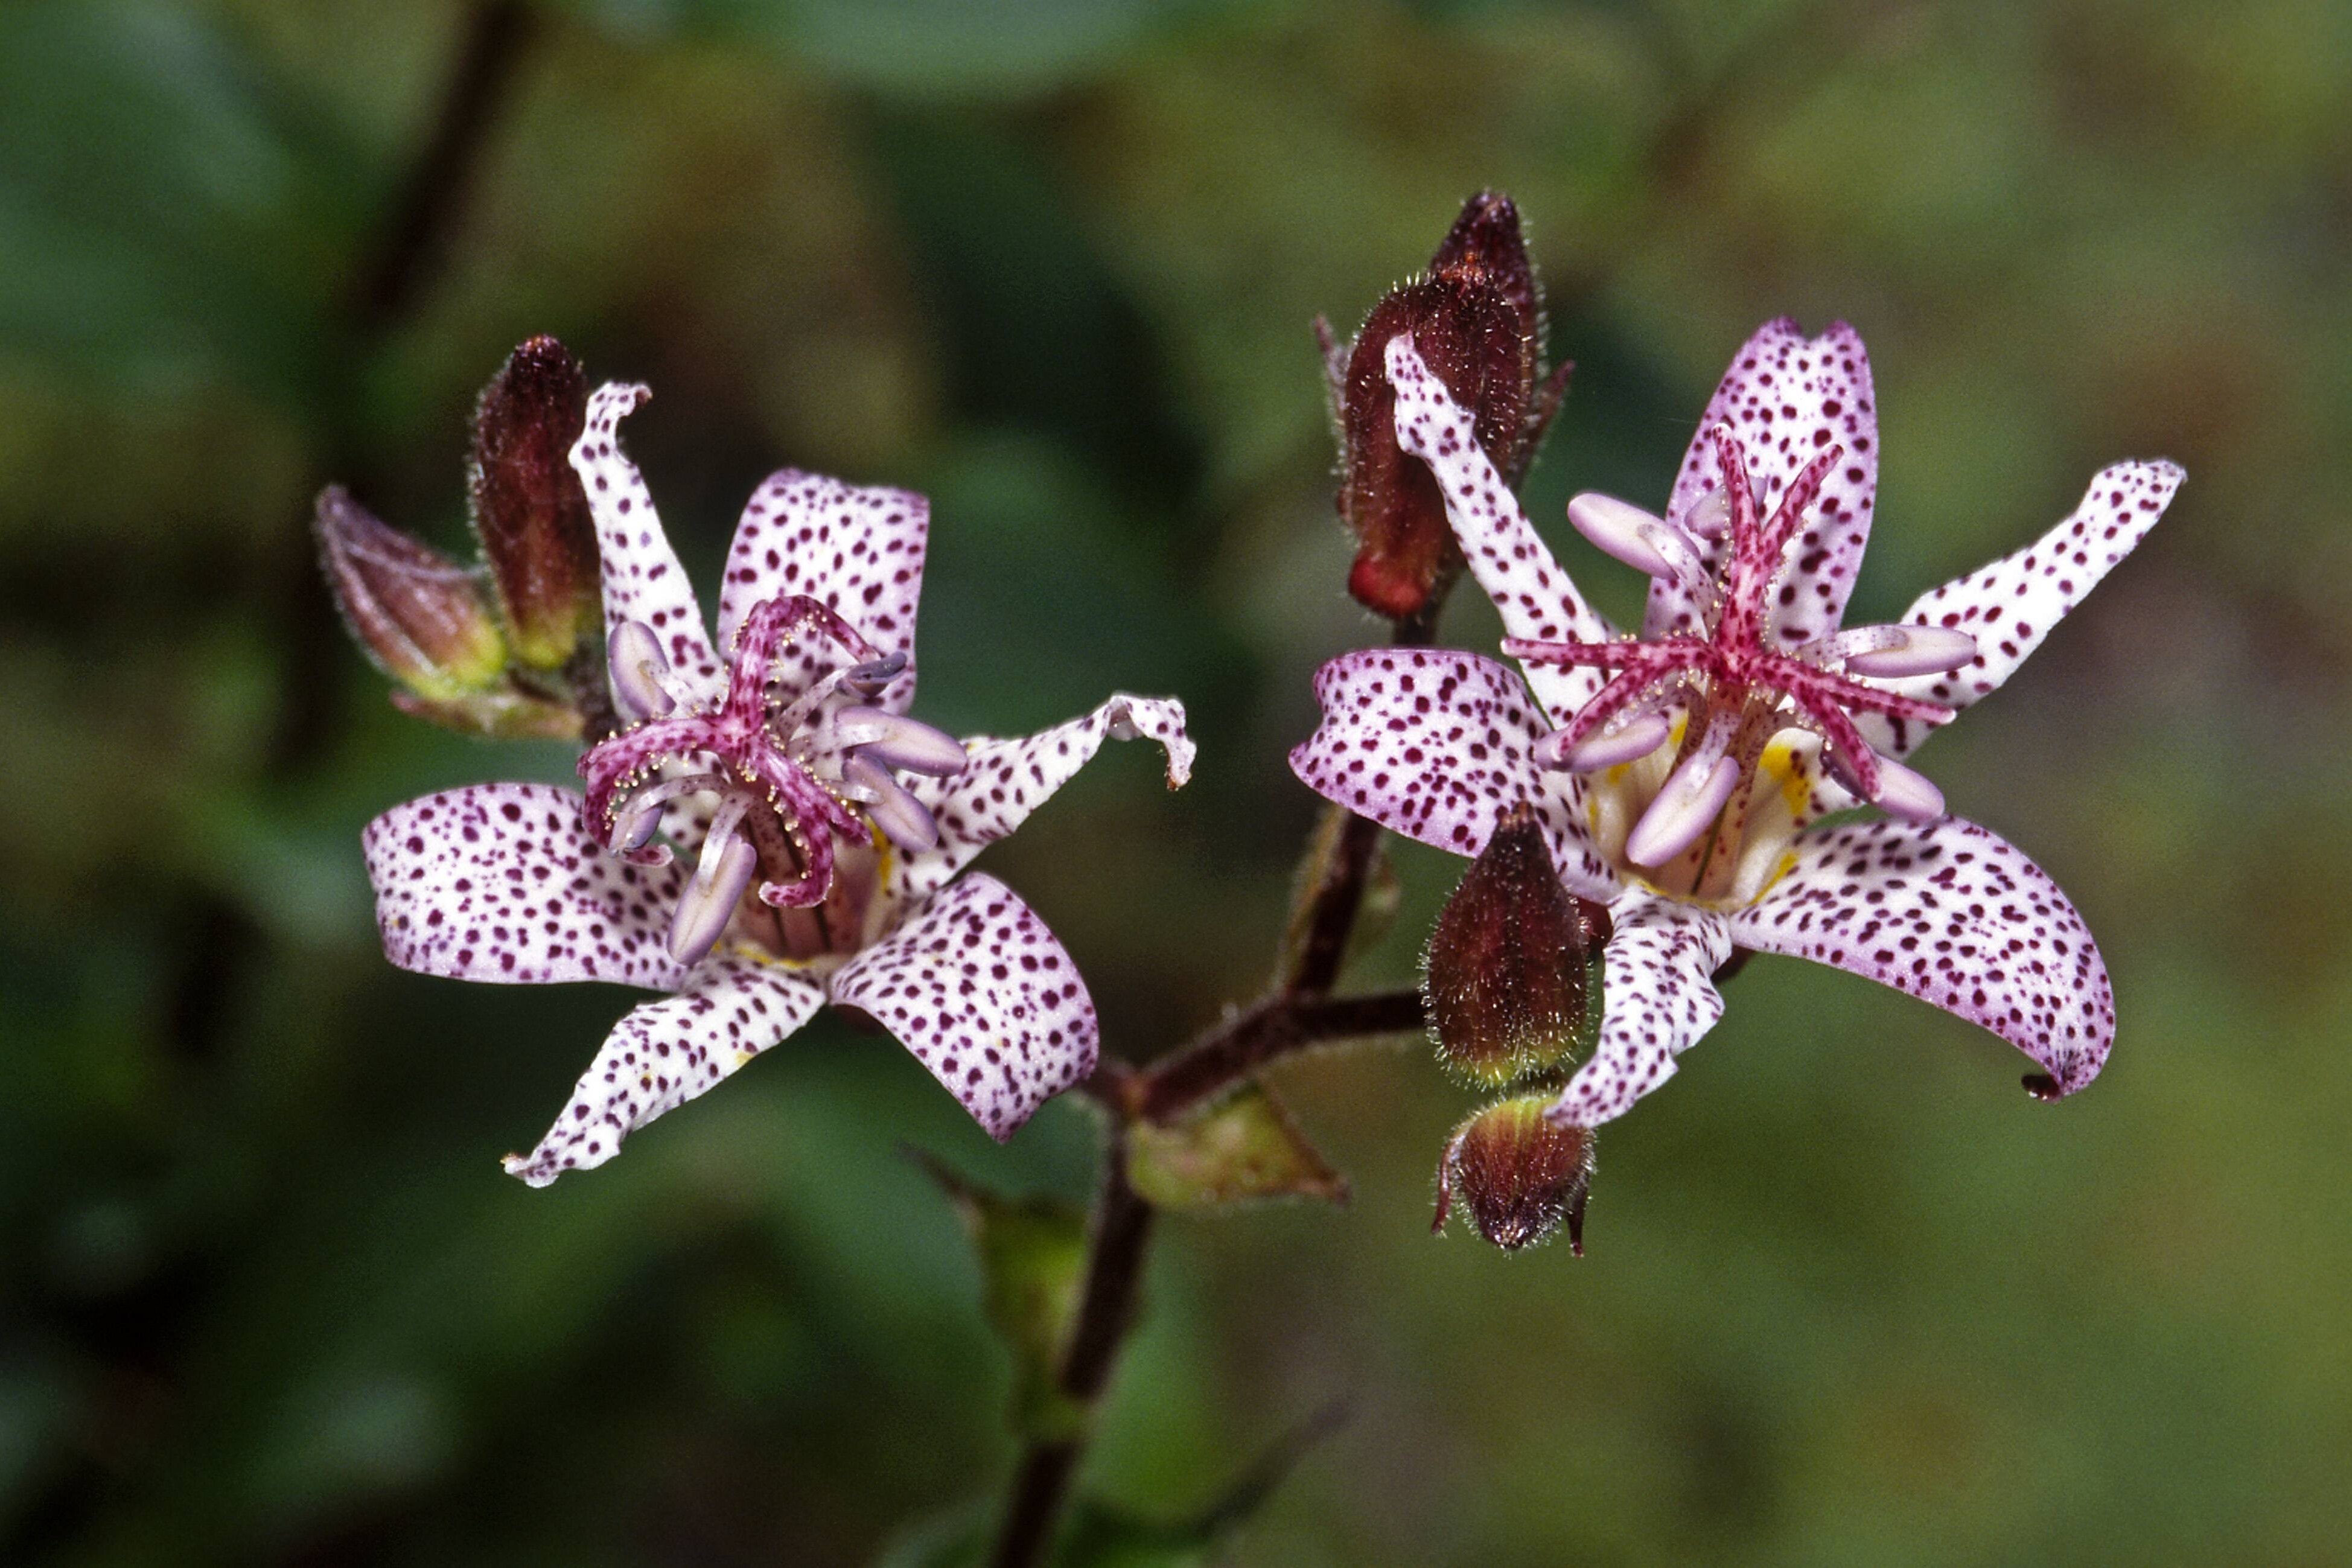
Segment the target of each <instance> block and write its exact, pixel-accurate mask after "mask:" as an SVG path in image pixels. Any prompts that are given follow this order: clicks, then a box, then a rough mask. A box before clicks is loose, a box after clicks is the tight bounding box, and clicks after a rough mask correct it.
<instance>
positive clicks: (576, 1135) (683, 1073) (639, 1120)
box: [505, 954, 824, 1187]
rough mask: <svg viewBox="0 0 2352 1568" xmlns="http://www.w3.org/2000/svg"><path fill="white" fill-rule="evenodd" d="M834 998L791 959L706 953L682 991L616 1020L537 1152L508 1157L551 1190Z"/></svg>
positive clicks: (513, 1168) (518, 1170)
mask: <svg viewBox="0 0 2352 1568" xmlns="http://www.w3.org/2000/svg"><path fill="white" fill-rule="evenodd" d="M823 1004H824V989H823V988H822V987H821V986H819V985H818V984H817V983H816V982H815V981H814V980H811V979H810V978H808V977H807V976H806V975H804V974H801V973H796V972H794V971H793V970H790V969H786V968H783V967H782V966H781V965H778V964H775V963H768V962H766V961H764V960H761V959H755V958H750V957H744V956H740V955H735V954H721V955H719V956H717V957H713V958H709V959H706V960H704V961H703V962H702V963H699V964H698V965H696V966H695V968H694V971H693V973H691V974H689V975H688V977H687V981H686V984H685V985H684V986H683V987H682V988H681V989H680V990H679V991H678V994H677V995H675V996H665V997H663V998H662V999H661V1000H659V1001H657V1002H647V1003H646V1004H645V1005H642V1006H640V1007H637V1008H636V1009H635V1010H634V1011H633V1012H631V1013H629V1014H628V1015H627V1016H625V1017H624V1018H623V1019H622V1020H621V1021H620V1022H619V1023H618V1024H616V1025H614V1026H613V1032H612V1034H611V1035H609V1036H607V1037H605V1040H604V1048H603V1049H602V1050H599V1051H598V1052H597V1053H596V1059H595V1060H594V1061H593V1062H591V1063H590V1064H589V1067H588V1070H587V1072H585V1073H584V1074H583V1075H582V1076H581V1079H580V1082H579V1083H578V1085H577V1086H575V1087H574V1088H573V1089H572V1102H571V1103H570V1104H569V1105H567V1106H566V1107H565V1108H564V1110H563V1114H562V1115H561V1116H559V1117H557V1118H556V1119H555V1125H554V1126H552V1127H551V1128H549V1129H548V1130H547V1136H546V1137H544V1138H542V1139H541V1140H540V1141H539V1146H538V1147H537V1148H535V1149H533V1150H532V1151H531V1152H530V1153H528V1154H509V1155H508V1156H507V1158H506V1161H505V1164H506V1170H507V1174H509V1175H510V1176H519V1177H520V1178H521V1179H522V1180H524V1181H525V1182H528V1183H530V1184H531V1185H532V1186H534V1187H543V1186H545V1185H547V1184H549V1183H550V1182H552V1181H553V1180H555V1178H556V1177H558V1176H560V1175H562V1173H564V1172H566V1171H584V1170H587V1169H589V1168H590V1167H592V1166H595V1165H601V1164H603V1163H604V1162H605V1161H607V1160H609V1159H611V1158H612V1157H613V1156H614V1155H615V1154H617V1153H619V1152H621V1141H622V1140H623V1139H625V1138H626V1137H627V1136H628V1135H629V1134H630V1133H632V1132H635V1131H636V1130H637V1129H638V1128H640V1127H643V1126H644V1125H645V1124H646V1122H648V1121H652V1120H653V1119H654V1118H655V1117H656V1116H659V1115H661V1114H662V1113H663V1112H664V1111H667V1110H677V1108H678V1107H679V1106H681V1105H684V1104H685V1103H686V1102H687V1101H688V1100H692V1099H694V1098H695V1097H696V1096H698V1095H699V1094H702V1093H703V1092H704V1091H706V1090H708V1089H710V1088H711V1087H712V1086H713V1085H714V1084H716V1083H718V1082H719V1080H720V1079H724V1078H726V1077H728V1076H730V1074H732V1073H733V1072H734V1071H735V1069H736V1068H740V1067H741V1066H742V1065H743V1064H744V1063H745V1062H748V1061H750V1060H751V1058H753V1057H756V1056H758V1055H759V1054H760V1053H761V1051H764V1050H766V1049H767V1048H768V1047H770V1046H772V1045H774V1044H775V1043H776V1042H777V1041H779V1040H781V1039H782V1038H783V1037H785V1036H787V1035H790V1034H792V1033H793V1031H795V1030H796V1029H798V1028H799V1027H800V1026H802V1025H803V1024H805V1023H807V1022H808V1021H809V1019H810V1018H811V1017H812V1016H814V1015H815V1013H816V1010H817V1008H818V1007H819V1006H821V1005H823Z"/></svg>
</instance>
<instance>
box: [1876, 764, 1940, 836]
mask: <svg viewBox="0 0 2352 1568" xmlns="http://www.w3.org/2000/svg"><path fill="white" fill-rule="evenodd" d="M1870 803H1871V804H1872V805H1874V806H1876V807H1878V809H1879V810H1881V811H1883V812H1885V814H1886V815H1887V816H1894V817H1900V818H1901V819H1902V820H1903V821H1905V822H1933V821H1935V820H1936V818H1937V817H1939V816H1943V815H1944V792H1943V791H1942V790H1939V789H1937V787H1936V784H1935V781H1934V780H1933V779H1930V778H1929V777H1928V776H1927V774H1925V773H1920V772H1918V771H1917V770H1916V769H1914V768H1907V767H1905V766H1904V765H1903V764H1902V763H1898V762H1896V761H1895V759H1894V758H1892V757H1886V756H1882V757H1880V758H1879V759H1878V793H1877V794H1876V795H1873V796H1872V797H1871V802H1870Z"/></svg>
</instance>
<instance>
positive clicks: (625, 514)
mask: <svg viewBox="0 0 2352 1568" xmlns="http://www.w3.org/2000/svg"><path fill="white" fill-rule="evenodd" d="M652 395H653V394H652V393H651V392H650V391H648V390H647V389H646V388H645V387H643V386H633V385H629V384H625V383H622V382H617V381H613V382H606V383H605V384H604V385H603V386H600V387H598V388H597V389H596V393H595V395H594V396H593V397H591V398H589V400H588V422H587V424H586V425H585V426H583V428H582V430H581V432H580V439H579V440H578V441H577V442H575V443H573V445H572V469H573V471H574V472H576V473H577V474H579V476H580V483H581V486H582V487H583V489H586V490H587V492H588V508H589V510H590V511H591V512H592V513H593V514H594V516H595V519H596V549H597V552H598V554H599V555H600V556H601V557H602V559H603V563H604V631H605V634H606V635H607V636H608V637H609V636H610V635H611V634H612V633H613V632H614V631H616V630H618V629H619V628H620V626H621V624H622V623H623V622H625V621H643V622H644V623H645V624H646V626H650V627H651V628H652V629H653V631H654V634H655V636H656V637H657V638H659V640H660V643H661V651H662V652H663V654H664V655H666V656H667V658H668V659H669V663H670V668H672V669H674V670H676V671H677V672H678V673H679V674H680V675H681V676H683V677H685V678H686V679H687V680H688V682H690V683H691V684H692V685H694V686H696V687H697V688H710V689H716V688H717V686H718V684H719V658H718V656H717V655H716V654H714V653H713V652H712V651H711V648H710V638H709V636H708V635H707V634H706V633H705V632H704V631H703V629H702V611H701V610H700V609H699V608H698V607H697V606H696V605H695V602H694V585H693V584H690V583H688V581H687V580H686V572H685V569H684V568H682V567H680V566H679V565H678V563H677V552H675V551H673V550H671V549H670V547H669V537H668V536H667V534H665V533H664V532H663V531H662V525H661V519H660V518H658V517H656V515H655V514H654V500H653V497H652V496H651V495H650V494H648V493H647V492H646V481H645V479H644V478H643V477H642V476H640V475H639V474H638V472H637V466H636V465H635V463H632V462H631V461H629V459H628V458H626V457H625V456H624V455H623V454H622V452H621V440H620V425H621V420H622V418H623V416H625V415H627V414H629V413H630V412H632V411H633V410H634V409H635V408H636V406H637V405H639V404H641V403H643V402H645V400H646V398H648V397H650V396H652Z"/></svg>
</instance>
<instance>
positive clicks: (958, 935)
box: [833, 872, 1099, 1142]
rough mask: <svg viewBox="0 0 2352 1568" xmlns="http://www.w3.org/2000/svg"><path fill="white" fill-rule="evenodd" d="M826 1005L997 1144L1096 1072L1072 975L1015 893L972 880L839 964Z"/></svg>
mask: <svg viewBox="0 0 2352 1568" xmlns="http://www.w3.org/2000/svg"><path fill="white" fill-rule="evenodd" d="M833 1000H834V1002H835V1004H836V1005H840V1006H844V1007H857V1008H861V1009H863V1010H864V1011H866V1013H869V1014H871V1015H872V1016H874V1018H875V1019H876V1021H877V1022H878V1023H880V1024H881V1025H882V1026H883V1027H885V1028H887V1029H888V1030H889V1031H890V1032H891V1033H892V1034H894V1035H896V1036H898V1038H899V1040H900V1041H901V1042H903V1043H904V1044H905V1046H906V1047H907V1048H908V1050H910V1051H912V1052H914V1053H915V1058H916V1059H917V1060H918V1061H919V1062H921V1063H922V1064H923V1065H924V1066H925V1067H927V1068H930V1069H931V1076H932V1077H933V1078H936V1079H939V1080H940V1083H942V1084H944V1085H945V1086H946V1087H947V1089H948V1092H949V1093H950V1094H952V1095H954V1096H955V1097H956V1099H958V1100H961V1101H962V1102H963V1108H964V1109H965V1110H969V1111H971V1115H972V1120H973V1121H977V1122H979V1123H980V1124H981V1126H982V1128H984V1129H985V1130H986V1131H987V1132H988V1135H989V1136H990V1137H992V1138H993V1139H996V1140H997V1141H998V1142H1003V1141H1004V1140H1005V1139H1007V1138H1010V1137H1012V1136H1013V1133H1014V1131H1017V1130H1018V1129H1019V1128H1020V1126H1021V1124H1022V1123H1023V1122H1024V1121H1028V1120H1029V1118H1030V1115H1031V1114H1032V1113H1033V1112H1034V1111H1035V1110H1036V1109H1037V1108H1038V1107H1039V1106H1040V1105H1043V1104H1045V1101H1046V1100H1050V1099H1051V1098H1053V1097H1054V1096H1055V1095H1056V1094H1059V1093H1060V1092H1061V1091H1062V1090H1064V1089H1067V1088H1069V1087H1070V1086H1071V1085H1072V1084H1074V1083H1076V1082H1077V1081H1078V1080H1079V1079H1083V1078H1085V1077H1086V1076H1087V1074H1088V1073H1090V1072H1092V1071H1094V1068H1095V1051H1096V1046H1097V1036H1098V1033H1099V1030H1098V1028H1097V1025H1096V1021H1095V1005H1094V1000H1093V998H1091V997H1089V996H1088V995H1087V987H1086V983H1085V982H1084V981H1082V980H1080V979H1079V978H1078V969H1077V965H1076V963H1072V962H1071V960H1070V955H1069V954H1068V953H1067V952H1064V951H1063V950H1062V944H1061V943H1060V942H1057V941H1055V938H1054V933H1053V932H1052V931H1047V930H1046V929H1045V921H1041V920H1039V919H1038V918H1037V915H1036V911H1034V910H1032V909H1030V907H1029V906H1028V905H1026V904H1024V903H1023V902H1022V901H1021V900H1020V898H1019V897H1018V896H1017V895H1015V894H1014V892H1013V889H1010V888H1008V887H1006V886H1005V885H1004V884H1003V883H1002V882H1000V881H998V880H997V879H995V878H993V877H991V876H989V875H987V874H986V873H984V872H975V873H974V874H973V875H971V876H969V877H966V878H965V879H963V880H961V882H958V883H957V884H956V885H955V886H953V887H952V888H950V889H948V890H947V891H946V892H944V893H941V894H940V896H939V897H937V898H936V899H933V900H931V901H930V903H929V905H928V906H926V907H925V908H924V909H923V910H922V911H921V912H920V913H919V914H917V915H916V916H915V918H914V919H913V920H911V921H908V923H907V924H905V925H903V926H901V927H900V928H899V929H898V931H895V932H893V933H892V934H891V935H890V936H889V937H887V938H886V939H885V940H883V941H882V942H879V943H877V945H876V946H874V947H873V948H870V949H868V950H867V951H866V952H864V953H861V954H860V955H859V956H857V957H856V958H854V959H852V960H851V961H850V962H849V963H847V964H845V965H844V966H843V968H842V970H841V972H840V973H838V974H836V975H835V976H834V978H833Z"/></svg>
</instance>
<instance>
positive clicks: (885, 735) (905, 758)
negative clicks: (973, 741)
mask: <svg viewBox="0 0 2352 1568" xmlns="http://www.w3.org/2000/svg"><path fill="white" fill-rule="evenodd" d="M833 739H834V743H835V744H836V745H839V746H844V747H851V748H855V749H856V751H857V752H859V753H860V754H862V755H864V756H867V757H871V758H873V759H874V760H875V761H877V762H879V763H884V764H885V765H887V766H889V767H893V768H897V769H899V770H900V771H902V772H905V773H922V774H925V775H927V776H929V777H930V778H937V779H945V778H953V777H954V776H955V775H956V774H958V773H961V772H963V770H964V766H965V763H966V762H967V761H968V759H967V758H966V757H965V755H964V750H963V742H961V741H959V740H957V739H956V738H955V737H954V736H953V735H950V734H949V733H948V732H947V731H944V730H935V729H933V728H932V727H931V726H930V725H929V724H926V723H924V722H922V721H920V720H917V719H908V718H905V717H903V716H901V715H899V714H897V713H890V712H886V711H885V710H882V709H879V708H844V709H843V710H841V711H839V712H838V713H836V714H835V715H834V719H833Z"/></svg>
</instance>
